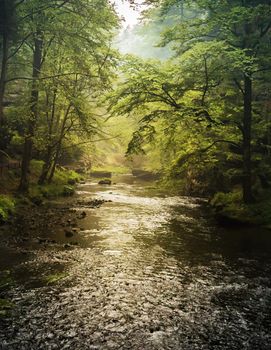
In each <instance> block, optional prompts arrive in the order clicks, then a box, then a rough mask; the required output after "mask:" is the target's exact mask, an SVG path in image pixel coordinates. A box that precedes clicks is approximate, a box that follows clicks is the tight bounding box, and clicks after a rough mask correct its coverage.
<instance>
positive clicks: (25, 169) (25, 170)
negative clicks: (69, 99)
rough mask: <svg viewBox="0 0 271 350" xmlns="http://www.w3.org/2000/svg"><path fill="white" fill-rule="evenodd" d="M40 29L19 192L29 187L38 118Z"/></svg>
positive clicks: (35, 50)
mask: <svg viewBox="0 0 271 350" xmlns="http://www.w3.org/2000/svg"><path fill="white" fill-rule="evenodd" d="M41 34H42V33H41V31H37V33H36V36H35V41H34V55H33V73H32V77H33V83H32V90H31V98H30V118H29V120H28V126H27V135H26V137H25V142H24V153H23V159H22V171H21V181H20V186H19V191H20V192H28V188H29V172H30V161H31V158H32V149H33V137H34V134H35V126H36V122H37V119H38V100H39V86H38V84H39V75H40V70H41V66H42V48H43V40H42V39H41Z"/></svg>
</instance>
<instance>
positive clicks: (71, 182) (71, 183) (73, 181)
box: [68, 179, 76, 186]
mask: <svg viewBox="0 0 271 350" xmlns="http://www.w3.org/2000/svg"><path fill="white" fill-rule="evenodd" d="M75 184H76V181H75V180H74V179H69V180H68V185H72V186H73V185H75Z"/></svg>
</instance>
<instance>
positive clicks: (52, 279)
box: [43, 272, 68, 285]
mask: <svg viewBox="0 0 271 350" xmlns="http://www.w3.org/2000/svg"><path fill="white" fill-rule="evenodd" d="M67 276H68V274H67V273H64V272H62V273H55V274H52V275H48V276H45V277H44V278H43V281H44V282H45V283H46V284H48V285H49V284H54V283H57V282H59V281H60V280H62V279H64V278H66V277H67Z"/></svg>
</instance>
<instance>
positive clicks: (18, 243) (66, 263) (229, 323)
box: [0, 176, 271, 350]
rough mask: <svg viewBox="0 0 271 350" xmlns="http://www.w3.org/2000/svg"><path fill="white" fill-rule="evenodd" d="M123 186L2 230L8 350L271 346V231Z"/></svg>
mask: <svg viewBox="0 0 271 350" xmlns="http://www.w3.org/2000/svg"><path fill="white" fill-rule="evenodd" d="M113 182H114V183H115V184H113V185H112V186H100V185H98V184H97V183H95V181H93V180H89V181H86V183H85V184H81V185H79V186H78V188H77V193H76V195H75V197H73V198H68V199H59V200H57V201H55V202H54V203H52V204H50V205H49V206H41V207H35V208H33V209H32V210H25V211H24V212H23V213H22V214H21V217H20V218H19V219H18V220H17V222H16V223H13V224H12V225H11V226H9V227H6V228H2V233H1V246H0V266H1V271H2V272H1V274H2V277H3V276H4V275H5V274H6V275H7V276H6V277H7V279H9V280H10V281H11V282H10V283H7V286H4V287H3V286H2V287H1V288H2V289H0V292H1V295H0V297H1V298H5V299H8V300H10V302H11V303H12V305H13V307H12V308H11V309H10V310H9V311H8V312H7V314H6V315H5V316H4V317H1V318H0V326H1V328H0V344H1V345H0V349H7V350H17V349H18V350H24V349H25V350H31V349H33V350H35V349H48V350H49V349H72V350H84V349H86V350H87V349H105V350H106V349H137V350H139V349H140V350H152V349H157V350H160V349H176V350H177V349H178V350H179V349H182V350H186V349H187V350H190V349H191V350H194V349H206V350H209V349H214V350H219V349H229V350H232V349H238V350H239V349H251V350H257V349H262V350H265V349H266V350H267V349H271V279H270V276H271V232H270V231H265V230H263V229H259V228H255V227H238V228H234V227H227V228H225V227H224V228H223V227H220V226H219V225H218V224H217V223H216V222H215V221H214V219H213V218H212V216H211V215H210V212H209V210H208V208H207V205H206V202H205V201H204V200H201V199H198V198H189V197H174V196H168V195H166V194H165V193H163V192H161V191H159V190H158V189H157V188H156V187H155V184H152V183H149V182H145V183H142V182H139V181H137V179H136V178H134V177H132V176H122V177H117V178H114V179H113ZM95 201H96V202H95ZM69 232H70V233H69Z"/></svg>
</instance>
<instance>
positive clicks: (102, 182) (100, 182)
mask: <svg viewBox="0 0 271 350" xmlns="http://www.w3.org/2000/svg"><path fill="white" fill-rule="evenodd" d="M98 184H99V185H111V184H112V181H111V180H109V179H105V180H101V181H99V182H98Z"/></svg>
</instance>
